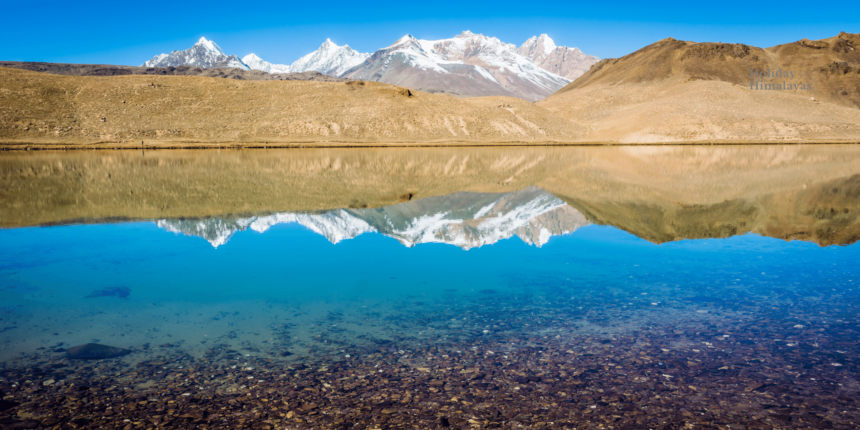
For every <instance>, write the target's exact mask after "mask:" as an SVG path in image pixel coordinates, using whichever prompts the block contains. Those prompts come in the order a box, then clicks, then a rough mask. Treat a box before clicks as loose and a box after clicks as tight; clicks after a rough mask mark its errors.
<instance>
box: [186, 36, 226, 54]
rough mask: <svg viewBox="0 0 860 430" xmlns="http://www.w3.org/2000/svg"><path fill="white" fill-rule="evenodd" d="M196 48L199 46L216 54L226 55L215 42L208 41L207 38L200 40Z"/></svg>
mask: <svg viewBox="0 0 860 430" xmlns="http://www.w3.org/2000/svg"><path fill="white" fill-rule="evenodd" d="M194 46H199V47H201V48H203V49H205V50H207V51H209V52H212V53H214V54H218V55H225V54H224V51H223V50H222V49H221V47H220V46H218V45H217V44H215V42H213V41H211V40H207V39H206V38H205V37H201V38H200V40H198V41H197V43H195V44H194Z"/></svg>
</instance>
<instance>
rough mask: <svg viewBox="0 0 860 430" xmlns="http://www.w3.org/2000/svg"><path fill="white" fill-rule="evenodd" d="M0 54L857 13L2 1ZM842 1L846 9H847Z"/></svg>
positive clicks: (275, 53)
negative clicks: (202, 40) (207, 41)
mask: <svg viewBox="0 0 860 430" xmlns="http://www.w3.org/2000/svg"><path fill="white" fill-rule="evenodd" d="M3 9H4V15H5V17H6V19H4V23H3V25H2V26H0V36H2V40H3V43H2V44H0V60H9V61H50V62H69V63H104V64H127V65H139V64H140V63H143V62H144V61H146V60H148V59H149V58H150V57H152V56H153V55H156V54H158V53H161V52H170V51H172V50H176V49H186V48H188V47H190V46H191V45H193V44H194V42H196V41H197V39H198V38H200V37H201V36H205V37H207V38H209V39H212V40H214V41H215V42H216V43H218V44H219V45H220V46H221V47H222V48H223V49H224V51H226V52H227V53H228V54H236V55H239V56H244V55H246V54H248V53H250V52H254V53H256V54H257V55H259V56H260V57H262V58H263V59H265V60H267V61H272V62H276V63H287V64H289V63H291V62H293V61H294V60H296V59H297V58H298V57H300V56H301V55H304V54H306V53H308V52H310V51H312V50H314V49H316V48H317V47H318V46H319V45H320V44H321V43H322V42H323V41H324V40H325V39H326V38H331V39H332V41H334V42H335V43H337V44H340V45H342V44H345V43H346V44H349V45H350V46H352V47H353V48H355V49H357V50H359V51H362V52H372V51H374V50H376V49H378V48H381V47H383V46H387V45H389V44H391V43H393V42H394V41H395V40H397V39H398V38H399V37H401V36H403V35H404V34H407V33H410V34H412V35H414V36H416V37H418V38H423V39H436V38H446V37H451V36H454V35H455V34H458V33H460V32H461V31H463V30H467V29H468V30H471V31H472V32H475V33H483V34H485V35H489V36H495V37H498V38H499V39H501V40H502V41H505V42H508V43H515V44H517V45H519V44H522V42H523V41H525V40H526V39H527V38H528V37H530V36H532V35H537V34H540V33H547V34H549V35H550V37H552V38H553V39H554V40H555V41H556V43H557V44H558V45H567V46H577V47H579V48H580V49H582V50H583V51H585V52H586V53H589V54H592V55H597V56H598V57H601V58H609V57H619V56H623V55H626V54H628V53H630V52H633V51H635V50H637V49H639V48H641V47H643V46H645V45H648V44H650V43H653V42H655V41H657V40H660V39H663V38H665V37H674V38H676V39H684V40H694V41H700V42H704V41H714V42H720V41H722V42H741V43H746V44H750V45H755V46H762V47H766V46H772V45H776V44H781V43H788V42H793V41H795V40H799V39H802V38H804V37H807V38H810V39H821V38H826V37H831V36H834V35H836V34H837V33H838V32H839V31H843V30H844V31H848V32H852V33H857V32H860V18H857V15H856V14H854V13H849V11H848V10H847V9H846V10H844V13H833V12H830V11H827V12H822V13H819V12H816V10H820V8H816V7H815V5H814V4H813V3H810V2H798V1H780V2H749V1H747V2H739V1H724V2H716V3H715V2H689V1H684V2H681V1H668V2H662V3H659V4H653V3H647V2H641V1H638V2H633V1H630V2H628V1H616V2H599V1H588V2H575V1H566V2H556V1H541V2H534V3H530V2H524V1H517V2H512V1H496V2H492V3H487V2H464V1H449V0H441V1H433V2H339V1H315V2H314V1H310V2H309V1H302V2H293V1H258V2H248V3H243V2H240V1H235V0H234V1H229V2H227V1H208V2H193V3H191V2H189V3H185V2H178V1H171V2H168V1H163V0H151V1H147V2H70V1H67V0H66V1H62V2H60V1H35V0H34V1H30V2H10V3H9V4H7V5H5V6H4V7H3ZM849 9H850V8H849Z"/></svg>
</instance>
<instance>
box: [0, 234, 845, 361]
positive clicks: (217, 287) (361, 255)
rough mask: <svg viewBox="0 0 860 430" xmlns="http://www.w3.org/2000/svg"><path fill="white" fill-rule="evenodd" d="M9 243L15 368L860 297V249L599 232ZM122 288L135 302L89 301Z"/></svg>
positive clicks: (26, 237)
mask: <svg viewBox="0 0 860 430" xmlns="http://www.w3.org/2000/svg"><path fill="white" fill-rule="evenodd" d="M0 243H2V244H3V245H2V247H0V261H2V264H0V297H2V302H3V307H2V311H0V312H2V313H0V316H2V321H0V331H2V333H0V339H2V342H3V351H2V358H3V359H4V360H6V361H8V360H11V359H13V358H17V357H20V356H22V355H27V354H30V353H33V352H34V351H35V350H36V349H37V348H38V347H52V346H53V345H55V344H57V343H58V342H62V343H64V344H66V345H76V344H81V343H87V342H91V341H94V340H98V341H99V342H101V343H108V344H110V345H112V346H118V347H123V348H131V349H140V348H141V347H142V345H144V344H163V343H174V344H177V343H178V344H182V345H183V347H184V348H186V349H187V350H188V352H189V353H190V354H192V355H194V354H202V353H203V351H204V349H205V347H206V346H207V343H208V342H207V343H200V342H203V341H209V342H216V341H218V342H220V341H222V340H224V339H234V340H236V341H238V342H243V343H244V344H245V345H246V346H247V347H248V348H252V349H261V350H263V351H265V353H268V354H272V355H274V354H277V352H278V351H279V350H289V351H290V352H293V353H296V354H299V353H306V352H307V351H308V349H309V348H310V345H309V342H311V341H312V339H313V337H314V336H317V335H319V334H320V333H329V332H330V331H332V330H330V329H333V328H334V329H336V330H335V333H329V334H328V335H331V336H336V337H337V340H338V342H339V345H341V346H343V345H348V346H359V345H362V344H363V343H367V342H370V341H378V340H385V339H393V338H395V337H397V338H399V339H401V341H402V342H418V343H420V342H429V341H431V340H433V339H436V338H437V337H440V336H441V337H444V336H448V335H450V334H446V333H444V330H441V331H440V330H432V331H430V332H428V331H427V330H423V329H422V328H421V327H420V326H419V325H417V324H414V320H416V319H428V320H434V319H439V320H440V321H447V320H448V319H449V318H447V316H450V315H448V314H450V313H452V312H453V313H454V314H455V313H456V312H457V311H456V309H459V308H462V309H467V308H473V307H476V306H477V307H485V308H487V309H493V311H496V312H504V311H505V310H506V309H513V308H515V307H516V306H517V305H518V304H522V303H525V302H524V301H527V302H528V303H531V304H532V305H534V306H537V307H540V308H547V309H553V310H554V311H564V310H565V309H571V310H575V311H576V312H573V313H572V314H571V318H570V321H567V322H565V321H556V322H554V323H552V324H551V325H549V326H543V327H534V326H533V325H530V326H528V328H527V327H526V326H525V325H524V324H528V323H527V322H525V321H524V320H521V321H519V322H516V323H510V324H508V326H506V327H503V330H504V331H505V332H506V333H511V332H517V331H533V330H564V331H566V332H576V331H577V330H581V331H587V332H588V333H598V332H602V333H621V332H624V331H625V330H629V329H631V328H632V327H633V325H635V326H637V327H638V326H642V325H654V324H665V323H666V322H667V321H669V320H682V321H685V322H687V323H689V322H695V321H701V322H702V323H703V324H705V323H706V322H707V320H708V319H710V318H713V317H714V315H715V314H714V313H705V312H700V311H701V310H702V308H703V307H706V306H707V305H708V304H713V303H714V302H719V303H721V304H725V306H723V307H722V308H721V312H723V313H725V314H727V315H728V314H731V313H732V312H733V311H735V310H736V309H734V308H733V306H732V303H733V302H734V301H737V302H744V303H750V302H752V303H759V304H765V303H768V302H772V303H775V304H778V305H780V306H798V307H802V305H803V304H804V300H806V301H809V300H812V299H814V300H833V299H839V300H843V301H850V303H854V301H857V300H858V298H860V294H858V283H860V265H858V264H857V261H858V257H860V246H857V245H850V246H829V247H821V246H818V245H816V244H812V243H808V242H802V241H790V242H789V241H783V240H779V239H773V238H767V237H761V236H758V235H754V234H747V235H742V236H735V237H730V238H726V239H701V240H681V241H677V242H670V243H663V244H654V243H650V242H648V241H645V240H643V239H640V238H637V237H636V236H633V235H631V234H629V233H626V232H624V231H621V230H618V229H616V228H614V227H610V226H596V225H589V226H585V227H581V228H579V229H578V230H576V231H574V232H572V233H568V234H562V235H556V236H553V237H551V238H550V239H549V240H548V241H547V242H546V243H545V244H543V246H541V247H537V246H534V245H529V244H527V243H525V242H523V240H521V239H519V238H517V237H513V238H507V239H502V240H499V241H498V242H496V243H493V244H489V245H484V246H481V247H476V248H472V249H469V250H463V249H461V248H459V247H457V246H453V245H450V244H445V243H423V244H417V245H415V246H413V247H406V246H404V245H403V244H401V243H400V242H398V241H397V240H395V239H393V238H391V237H387V236H386V235H383V234H381V233H376V232H370V233H365V234H361V235H359V236H357V237H355V238H352V239H348V240H343V241H341V242H339V243H336V244H332V243H330V242H329V241H328V240H326V238H325V237H323V236H321V235H319V234H317V233H315V232H313V231H311V230H309V229H308V228H306V227H303V226H301V225H298V224H296V223H287V224H277V225H275V226H273V227H272V228H270V229H269V230H267V231H265V232H264V233H258V232H256V231H251V230H247V231H240V232H237V233H235V234H234V235H233V236H232V237H231V238H230V240H229V241H228V242H227V243H226V244H223V245H220V246H218V247H217V248H216V247H213V246H212V245H210V244H209V243H207V242H206V241H205V240H203V239H201V238H199V237H194V236H186V235H182V234H177V233H172V232H169V231H165V230H164V229H162V228H159V227H158V226H157V225H156V224H155V223H152V222H132V223H119V224H93V225H67V226H55V227H45V228H21V229H7V230H0ZM114 287H125V288H128V289H129V290H130V292H129V294H128V296H127V297H124V298H123V297H111V296H107V297H95V298H88V297H87V296H88V295H90V294H91V293H93V292H94V291H98V290H103V289H109V288H114ZM580 303H587V304H588V306H595V305H600V304H601V303H605V304H606V305H607V306H608V305H611V308H612V309H615V311H616V312H617V314H614V315H606V314H605V313H604V312H596V313H595V312H594V310H593V309H592V310H591V311H592V314H594V315H592V316H593V317H594V318H593V320H594V321H589V314H588V312H587V311H589V310H588V309H586V312H582V309H578V308H580V306H578V304H580ZM786 303H790V304H789V305H786ZM485 310H486V309H485ZM598 314H599V315H598ZM332 315H335V317H333V316H332ZM735 317H737V318H743V317H744V316H742V315H736V316H735ZM809 318H819V316H818V315H809ZM332 321H333V322H332ZM630 321H635V324H632V323H631V322H630ZM329 322H332V324H329ZM535 324H542V323H540V322H536V323H535ZM281 325H289V326H290V327H291V328H290V336H285V335H284V334H283V333H280V332H279V331H278V330H277V329H275V328H273V327H276V326H281ZM338 325H339V326H340V328H338V327H337V326H338ZM484 326H486V324H483V326H482V325H480V324H478V326H476V327H475V328H481V330H475V331H474V333H472V332H470V333H468V334H467V336H484V335H487V334H490V333H494V334H499V333H498V332H499V330H502V329H500V328H499V327H495V328H492V327H490V329H489V333H487V334H485V333H483V330H484V329H486V327H484ZM491 326H492V325H491ZM628 326H629V327H628ZM55 333H56V334H55ZM458 335H460V336H462V333H458ZM204 337H205V339H204ZM263 341H266V343H265V344H264V343H263ZM141 358H143V356H141Z"/></svg>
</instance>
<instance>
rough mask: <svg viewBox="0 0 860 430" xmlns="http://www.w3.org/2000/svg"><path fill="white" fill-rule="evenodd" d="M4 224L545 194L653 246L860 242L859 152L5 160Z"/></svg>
mask: <svg viewBox="0 0 860 430" xmlns="http://www.w3.org/2000/svg"><path fill="white" fill-rule="evenodd" d="M0 183H2V184H3V187H2V188H0V227H17V226H27V225H39V224H54V223H64V222H91V221H94V220H111V219H113V220H136V219H165V218H167V219H175V218H182V217H186V218H205V217H210V216H223V215H228V214H266V213H271V212H279V211H318V210H326V209H335V208H345V207H353V208H364V207H371V208H372V207H379V206H387V205H393V204H396V203H399V202H402V201H407V200H414V199H421V198H424V197H431V196H440V195H446V194H451V193H455V192H458V191H473V192H493V193H498V192H510V191H514V190H519V189H523V188H526V187H529V186H533V185H535V186H538V187H541V188H543V189H544V190H546V191H549V192H550V193H552V194H554V195H556V196H558V197H559V198H561V199H563V200H565V201H566V202H568V203H569V204H570V205H571V206H573V207H574V208H576V209H578V210H579V211H580V212H582V213H583V214H585V215H586V217H587V219H588V220H589V221H591V222H594V223H598V224H607V225H612V226H615V227H618V228H620V229H622V230H625V231H628V232H630V233H632V234H635V235H636V236H639V237H642V238H644V239H647V240H649V241H653V242H658V243H660V242H666V241H672V240H678V239H698V238H707V237H727V236H732V235H737V234H744V233H748V232H753V233H758V234H761V235H765V236H771V237H776V238H780V239H801V240H806V241H811V242H815V243H818V244H821V245H832V244H846V243H854V242H856V241H857V240H858V239H860V147H858V146H856V145H827V146H821V145H815V146H812V145H792V146H777V145H771V146H720V147H704V146H696V147H677V146H671V147H617V148H607V147H583V148H409V149H400V148H390V149H305V150H259V151H239V150H224V151H80V152H72V153H64V152H54V151H44V152H43V151H36V152H23V151H21V152H6V153H0Z"/></svg>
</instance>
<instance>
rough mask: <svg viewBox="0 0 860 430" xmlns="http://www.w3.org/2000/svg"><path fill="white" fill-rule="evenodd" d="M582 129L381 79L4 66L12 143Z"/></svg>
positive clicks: (417, 136) (495, 138) (470, 137)
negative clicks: (64, 72)
mask: <svg viewBox="0 0 860 430" xmlns="http://www.w3.org/2000/svg"><path fill="white" fill-rule="evenodd" d="M582 131H583V128H582V127H580V126H577V125H575V124H573V123H572V122H570V121H568V120H566V119H564V118H561V117H559V116H557V115H555V114H553V113H551V112H548V111H546V110H544V109H542V108H540V107H537V106H535V105H533V104H532V103H529V102H526V101H524V100H521V99H517V98H510V97H486V98H475V99H459V98H454V97H451V96H446V95H439V94H428V93H423V92H418V91H410V90H407V89H405V88H401V87H396V86H393V85H387V84H380V83H375V82H362V81H350V82H308V81H246V80H232V79H216V78H205V77H194V76H137V75H126V76H106V77H98V76H85V77H78V76H58V75H52V74H46V73H37V72H30V71H23V70H15V69H9V68H0V142H3V143H5V144H6V146H7V147H10V146H14V145H15V144H18V145H29V144H34V143H35V144H41V145H47V146H51V145H61V146H63V145H89V144H98V143H107V146H112V147H122V146H138V147H139V146H140V142H141V140H143V141H145V142H147V143H148V144H149V145H161V146H183V145H187V144H189V143H191V144H195V143H200V142H202V143H204V144H208V145H211V146H216V145H217V144H219V143H235V142H246V143H247V142H250V143H254V144H258V145H268V146H277V145H299V144H304V143H307V142H321V143H322V144H334V143H344V142H345V143H351V144H379V143H383V144H397V143H401V142H406V143H410V142H420V143H434V142H442V143H445V142H465V143H480V142H533V141H570V140H573V139H575V138H577V137H578V136H580V135H581V134H582ZM102 146H105V145H102Z"/></svg>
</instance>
